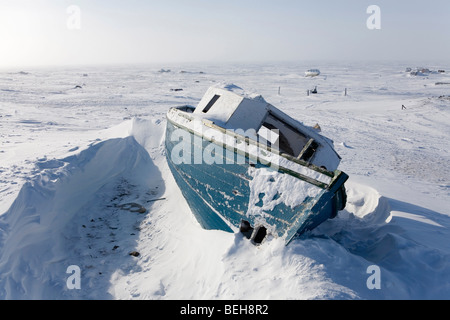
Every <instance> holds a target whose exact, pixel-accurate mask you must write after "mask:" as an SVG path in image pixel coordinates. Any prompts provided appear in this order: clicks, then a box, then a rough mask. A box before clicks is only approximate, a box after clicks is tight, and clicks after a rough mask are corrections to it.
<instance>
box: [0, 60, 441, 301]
mask: <svg viewBox="0 0 450 320" xmlns="http://www.w3.org/2000/svg"><path fill="white" fill-rule="evenodd" d="M204 68H206V69H205V73H203V74H199V73H198V72H188V73H178V72H171V73H165V74H161V73H159V72H158V70H159V69H160V67H159V68H156V69H155V70H151V69H149V68H143V67H139V68H136V69H130V68H128V67H127V68H125V67H124V68H117V69H114V70H111V69H101V68H94V69H91V70H85V69H84V68H83V69H76V70H43V69H42V70H35V71H33V72H27V73H26V74H11V73H6V72H3V73H0V74H1V76H0V87H1V88H0V90H1V91H2V94H1V95H0V126H1V132H0V299H166V300H167V299H236V300H238V299H275V300H276V299H282V300H284V299H296V300H298V299H447V300H448V299H450V241H448V240H449V235H450V231H449V230H450V218H449V215H450V213H449V211H448V208H449V201H448V199H449V197H448V196H449V190H450V189H449V180H448V177H449V171H448V170H449V168H450V166H449V164H450V158H449V154H450V153H449V150H450V145H449V143H450V142H449V141H450V139H448V134H449V133H448V127H449V123H450V122H449V121H450V113H449V110H450V108H449V106H450V104H449V102H450V100H449V99H448V90H447V89H445V86H436V85H435V83H436V82H437V81H439V82H449V79H448V77H449V75H448V74H436V75H433V77H432V78H431V77H430V79H427V77H410V76H408V75H407V74H405V73H404V72H397V71H398V70H402V69H403V67H402V66H399V65H398V64H395V65H389V66H388V65H382V66H379V65H364V66H356V65H354V64H352V65H340V66H339V65H335V64H328V65H324V66H323V69H326V73H327V77H326V78H320V77H318V78H317V77H316V78H313V79H311V78H305V77H304V76H303V74H301V73H302V72H300V74H299V73H298V72H296V71H295V70H300V71H302V70H305V69H307V68H308V66H292V65H286V66H282V65H274V66H267V65H266V66H262V67H260V66H246V67H243V66H235V67H230V68H228V67H224V66H219V67H218V66H210V67H203V66H202V70H203V69H204ZM439 68H445V69H448V66H445V65H444V66H439ZM171 69H172V70H176V69H177V68H176V67H175V66H171ZM197 69H198V67H197ZM182 70H188V71H189V70H191V69H189V68H186V66H183V69H182ZM27 71H28V70H27ZM193 71H195V69H193ZM85 73H89V77H84V76H83V74H85ZM42 79H45V81H43V80H42ZM230 79H232V80H233V82H235V83H238V84H239V86H241V87H243V88H246V90H247V89H251V88H258V89H256V90H254V91H257V92H259V93H261V94H262V95H263V96H264V97H265V98H266V99H267V101H270V102H273V103H276V104H277V106H280V107H281V108H282V109H283V111H286V112H287V113H289V114H292V115H293V116H294V118H299V119H300V120H302V121H304V122H305V124H308V125H315V124H316V123H319V124H320V128H321V129H322V131H323V133H324V135H326V136H330V137H333V140H334V141H335V142H336V143H335V146H336V148H337V151H338V152H339V153H340V154H341V156H342V159H343V161H342V166H343V168H342V169H343V171H345V172H347V173H348V174H349V175H350V177H351V178H350V180H349V182H348V183H347V184H346V188H347V193H348V205H347V208H346V209H345V210H344V211H342V212H340V213H339V215H338V217H337V218H336V219H334V220H331V221H327V222H325V223H324V224H322V225H321V226H320V227H319V228H318V229H316V230H314V232H310V233H308V234H305V235H304V236H303V237H302V238H301V239H298V240H296V241H294V242H292V243H291V244H290V246H289V247H285V246H284V243H283V242H282V241H279V240H277V239H273V238H269V239H268V241H266V242H264V243H263V244H262V245H261V246H257V247H256V246H254V245H252V244H251V243H250V242H249V241H248V240H247V239H245V238H244V237H243V236H241V235H239V234H227V233H224V232H220V231H205V230H203V229H202V228H201V227H200V225H199V224H198V223H197V221H196V220H195V218H194V217H193V216H192V213H191V212H190V210H189V207H188V205H187V204H186V202H185V201H184V199H183V196H182V194H181V192H180V190H179V189H178V187H177V186H176V183H175V181H174V180H173V178H172V176H171V174H170V171H169V168H168V167H167V163H166V160H165V156H164V148H163V137H164V128H165V114H166V112H167V110H168V109H169V108H170V107H173V106H177V105H185V104H196V103H198V98H199V97H201V96H202V94H203V93H204V90H205V88H207V87H208V86H209V85H210V84H211V83H219V82H223V81H229V80H230ZM311 81H313V82H314V85H319V86H320V88H321V89H320V93H319V94H317V95H310V96H307V95H306V94H305V92H306V90H307V89H310V88H311V85H312V82H311ZM77 84H85V85H83V86H82V88H81V89H76V90H74V89H73V88H74V86H75V85H77ZM280 86H281V90H278V89H279V88H280ZM344 86H345V87H344ZM170 88H183V91H179V92H176V93H175V92H172V91H170ZM344 88H348V95H347V96H344V95H343V94H342V92H343V90H344ZM445 90H447V91H445ZM402 105H405V106H406V107H407V110H402V108H401V106H402ZM132 119H134V120H132ZM106 128H110V129H106ZM105 129H106V130H105ZM294 193H295V192H292V194H294ZM142 209H144V210H145V213H142ZM130 253H139V255H137V254H136V255H130ZM73 265H76V266H78V267H79V268H80V270H81V289H80V290H77V289H75V290H71V289H69V288H68V286H67V280H68V277H69V276H70V274H68V273H67V268H68V267H69V266H73ZM372 266H378V267H379V268H380V275H381V279H380V283H381V289H379V290H378V289H372V290H371V289H370V288H369V287H368V286H367V281H368V279H369V277H370V276H371V274H370V273H368V271H370V270H372V269H371V267H372Z"/></svg>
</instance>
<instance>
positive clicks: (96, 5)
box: [0, 0, 450, 69]
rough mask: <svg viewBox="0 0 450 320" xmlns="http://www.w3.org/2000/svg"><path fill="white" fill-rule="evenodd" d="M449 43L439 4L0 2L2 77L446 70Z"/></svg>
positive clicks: (445, 11)
mask: <svg viewBox="0 0 450 320" xmlns="http://www.w3.org/2000/svg"><path fill="white" fill-rule="evenodd" d="M371 5H376V6H377V7H378V8H379V9H380V10H381V11H380V14H379V16H377V17H375V18H376V19H377V20H376V21H375V22H377V23H378V24H379V29H370V28H369V27H368V24H367V23H368V20H370V19H371V17H372V13H371V12H369V13H368V11H367V10H368V8H369V7H370V6H371ZM373 13H374V12H373ZM371 21H372V22H373V21H374V20H371ZM449 34H450V1H448V0H436V1H433V3H432V4H430V2H429V1H428V2H427V1H415V2H414V3H411V1H406V0H399V1H395V3H392V1H387V0H380V1H374V2H372V1H370V2H369V1H361V0H346V1H340V2H339V3H337V2H336V1H331V0H322V1H314V2H313V1H296V0H280V1H269V0H259V1H257V0H241V1H236V0H230V1H228V2H227V3H223V2H214V3H213V2H212V1H206V0H169V1H138V0H131V1H127V2H122V1H118V0H109V1H105V0H98V1H88V0H78V1H76V0H73V1H66V0H62V1H56V0H0V43H1V50H0V68H2V69H5V68H6V69H8V68H18V67H43V66H85V65H89V66H93V65H124V64H129V65H137V64H148V65H154V64H187V63H211V64H214V63H241V62H242V63H245V62H247V63H262V62H274V63H278V62H287V61H291V62H301V61H305V62H306V61H368V62H370V61H437V62H438V61H449V58H448V57H450V43H449V42H448V41H447V40H448V35H449Z"/></svg>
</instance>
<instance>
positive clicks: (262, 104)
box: [165, 85, 348, 244]
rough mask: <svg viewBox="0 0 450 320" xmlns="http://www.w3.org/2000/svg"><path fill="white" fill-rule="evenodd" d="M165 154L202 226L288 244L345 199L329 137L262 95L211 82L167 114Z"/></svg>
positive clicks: (331, 214) (340, 206)
mask: <svg viewBox="0 0 450 320" xmlns="http://www.w3.org/2000/svg"><path fill="white" fill-rule="evenodd" d="M167 120H168V121H167V130H166V142H165V144H166V157H167V160H168V164H169V167H170V169H171V171H172V174H173V176H174V178H175V180H176V182H177V184H178V185H179V187H180V189H181V191H182V193H183V196H184V197H185V198H186V200H187V203H188V204H189V206H190V208H191V210H192V212H193V214H194V215H195V217H196V219H197V220H198V222H199V223H200V225H201V226H202V227H203V228H205V229H208V230H223V231H227V232H239V231H241V232H242V233H244V234H245V235H246V236H247V237H248V238H249V239H251V240H252V241H253V242H255V243H261V242H262V241H263V240H264V239H265V238H266V236H267V235H268V234H270V235H272V236H274V237H283V238H284V239H285V241H286V244H289V242H291V241H292V239H294V238H295V237H297V236H299V235H301V234H303V233H304V232H305V231H307V230H312V229H314V228H315V227H317V226H318V225H319V224H321V223H323V222H324V221H326V220H327V219H330V218H334V217H335V216H336V215H337V213H338V211H340V210H343V209H344V207H345V204H346V192H345V187H344V183H345V182H346V181H347V179H348V176H347V175H346V174H345V173H343V172H341V171H339V170H338V165H339V163H340V161H341V158H340V157H339V155H338V154H337V153H336V152H335V150H334V148H333V145H332V141H331V140H329V139H327V138H325V137H323V136H321V135H320V134H319V133H318V132H317V131H315V130H314V129H312V128H310V127H306V126H304V125H303V124H301V123H300V122H298V121H296V120H294V119H292V118H291V117H289V116H288V115H286V114H285V113H283V112H282V111H280V110H278V109H277V108H275V107H274V106H273V105H271V104H269V103H267V102H266V101H265V100H264V99H263V98H262V97H261V96H249V95H247V94H245V93H244V92H243V90H242V89H241V88H239V87H237V86H235V85H225V86H223V85H222V86H214V87H211V88H209V90H208V91H207V92H206V94H205V95H204V97H203V99H202V100H201V101H200V103H199V104H198V106H197V107H193V106H183V107H178V108H172V109H170V111H169V112H168V113H167Z"/></svg>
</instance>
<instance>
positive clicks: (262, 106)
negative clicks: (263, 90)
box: [194, 85, 270, 130]
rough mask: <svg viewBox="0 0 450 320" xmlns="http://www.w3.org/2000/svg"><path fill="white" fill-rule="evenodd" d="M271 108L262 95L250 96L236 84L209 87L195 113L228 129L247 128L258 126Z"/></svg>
mask: <svg viewBox="0 0 450 320" xmlns="http://www.w3.org/2000/svg"><path fill="white" fill-rule="evenodd" d="M269 109H270V104H269V103H267V102H266V101H265V100H264V99H263V98H262V97H261V96H254V97H252V96H249V95H247V94H245V93H244V91H243V90H242V89H241V88H239V87H237V86H235V85H220V86H213V87H210V88H209V89H208V91H207V92H206V94H205V95H204V96H203V98H202V100H201V101H200V103H199V104H198V106H197V108H196V109H195V111H194V114H196V115H199V116H201V117H204V118H206V119H209V120H211V121H213V122H215V123H216V124H218V125H221V126H222V127H224V128H226V129H243V130H247V129H251V128H253V129H255V128H258V127H259V126H260V125H261V123H262V122H263V120H264V118H265V117H266V115H267V112H268V111H269Z"/></svg>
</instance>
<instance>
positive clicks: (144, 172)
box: [0, 136, 158, 299]
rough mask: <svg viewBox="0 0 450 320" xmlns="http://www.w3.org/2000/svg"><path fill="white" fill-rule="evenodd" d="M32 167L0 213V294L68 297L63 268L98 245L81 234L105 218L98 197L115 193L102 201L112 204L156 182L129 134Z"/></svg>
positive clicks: (154, 171)
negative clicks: (35, 173)
mask: <svg viewBox="0 0 450 320" xmlns="http://www.w3.org/2000/svg"><path fill="white" fill-rule="evenodd" d="M37 166H39V167H40V168H41V169H42V171H41V173H40V174H39V175H38V176H36V177H34V178H33V179H32V181H30V182H28V183H26V184H25V185H24V186H23V188H22V190H21V191H20V193H19V195H18V197H17V199H16V200H15V201H14V203H13V205H12V206H11V208H10V209H9V210H8V212H6V213H5V214H4V215H2V216H1V220H0V223H1V224H0V227H1V231H2V238H1V241H0V248H1V251H0V253H1V254H0V274H1V277H0V298H2V299H63V298H74V296H73V293H74V292H70V291H68V290H67V286H66V282H65V278H66V269H67V267H69V266H70V265H71V264H75V265H80V262H82V261H83V256H84V255H86V254H88V253H90V254H94V253H93V251H92V248H93V247H95V246H97V247H98V245H100V244H97V245H93V244H91V245H89V244H88V243H87V242H86V238H85V237H86V234H85V232H84V230H85V229H86V225H88V223H89V222H90V221H95V220H98V219H101V220H103V222H104V223H108V218H107V217H106V216H105V212H101V211H99V206H98V202H102V200H103V199H102V198H103V197H105V196H107V195H108V194H110V196H111V197H117V198H116V199H114V198H111V199H109V200H110V203H109V204H110V205H111V206H113V207H115V208H117V207H118V206H119V205H120V203H119V202H118V201H119V200H124V199H120V197H122V198H124V197H125V195H128V193H129V192H130V190H128V189H130V188H131V187H130V186H133V185H140V186H146V185H147V184H148V181H152V180H155V179H158V170H157V169H156V167H155V166H154V165H153V163H152V160H151V159H150V157H149V155H148V153H147V152H146V151H145V149H144V148H143V147H142V146H141V145H140V144H138V143H137V141H136V140H135V138H134V137H132V136H129V137H126V138H123V139H120V138H119V139H111V140H107V141H103V142H99V143H97V144H94V145H92V146H91V147H89V148H88V149H86V150H84V151H82V152H81V153H80V154H78V155H75V156H70V157H68V158H65V159H62V160H49V161H46V162H39V163H37ZM118 188H119V189H123V190H122V191H120V190H119V191H118V190H117V189H118ZM114 194H116V195H114ZM132 200H133V201H134V202H139V199H132ZM130 201H131V199H130ZM103 204H104V203H103ZM103 204H102V205H103ZM103 209H104V208H103ZM103 227H104V228H106V227H105V226H103ZM107 229H108V231H109V232H111V231H113V229H114V228H107ZM97 230H98V228H97ZM90 237H95V238H97V237H99V233H98V232H95V233H92V234H91V236H90ZM110 240H111V239H110ZM98 241H99V242H103V241H106V239H103V240H100V239H99V240H98ZM106 242H107V241H106ZM80 244H84V245H85V246H80ZM105 244H106V243H105ZM113 247H114V245H111V248H109V249H110V250H111V249H112V248H113ZM130 249H131V248H130ZM95 254H98V252H97V253H95ZM80 266H81V265H80ZM83 267H86V266H83ZM75 297H76V296H75Z"/></svg>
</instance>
